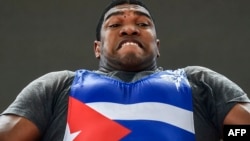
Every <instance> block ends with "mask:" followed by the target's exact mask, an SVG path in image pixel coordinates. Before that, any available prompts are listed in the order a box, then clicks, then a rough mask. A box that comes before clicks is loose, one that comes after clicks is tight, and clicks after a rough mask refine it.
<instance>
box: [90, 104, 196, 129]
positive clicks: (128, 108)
mask: <svg viewBox="0 0 250 141" xmlns="http://www.w3.org/2000/svg"><path fill="white" fill-rule="evenodd" d="M87 105H88V106H89V107H91V108H93V109H94V110H96V111H98V112H99V113H101V114H103V115H104V116H106V117H108V118H109V119H112V120H154V121H161V122H164V123H168V124H171V125H174V126H177V127H179V128H182V129H184V130H187V131H189V132H191V133H194V123H193V112H192V111H188V110H185V109H182V108H179V107H176V106H172V105H169V104H163V103H157V102H143V103H137V104H117V103H109V102H93V103H87Z"/></svg>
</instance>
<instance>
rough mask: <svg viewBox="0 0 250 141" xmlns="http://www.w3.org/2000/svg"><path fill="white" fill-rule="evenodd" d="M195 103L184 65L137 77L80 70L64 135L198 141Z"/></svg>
mask: <svg viewBox="0 0 250 141" xmlns="http://www.w3.org/2000/svg"><path fill="white" fill-rule="evenodd" d="M192 107H193V105H192V95H191V88H190V86H189V83H188V81H187V78H186V76H185V72H184V70H182V69H180V70H175V71H162V72H159V73H155V74H152V75H149V76H146V77H144V78H142V79H140V80H138V81H136V82H131V83H126V82H123V81H119V80H116V79H113V78H110V77H107V76H104V75H100V74H96V73H94V72H91V71H87V70H79V71H77V72H76V76H75V79H74V81H73V84H72V87H71V91H70V96H69V104H68V115H67V126H66V130H65V135H64V141H184V140H185V141H195V131H194V123H193V109H192Z"/></svg>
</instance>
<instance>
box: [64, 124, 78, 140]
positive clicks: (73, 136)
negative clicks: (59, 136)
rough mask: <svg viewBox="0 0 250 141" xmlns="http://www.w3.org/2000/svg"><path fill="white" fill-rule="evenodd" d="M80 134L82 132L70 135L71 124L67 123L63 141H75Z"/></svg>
mask: <svg viewBox="0 0 250 141" xmlns="http://www.w3.org/2000/svg"><path fill="white" fill-rule="evenodd" d="M80 132H81V131H78V132H75V133H70V128H69V124H68V123H67V126H66V130H65V135H64V138H63V141H74V139H75V138H76V137H77V136H78V135H79V134H80Z"/></svg>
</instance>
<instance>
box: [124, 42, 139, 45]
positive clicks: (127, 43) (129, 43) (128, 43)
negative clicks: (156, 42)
mask: <svg viewBox="0 0 250 141" xmlns="http://www.w3.org/2000/svg"><path fill="white" fill-rule="evenodd" d="M129 45H133V46H138V44H137V43H134V42H126V43H124V44H122V46H129Z"/></svg>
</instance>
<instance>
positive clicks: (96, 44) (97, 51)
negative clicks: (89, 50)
mask: <svg viewBox="0 0 250 141" xmlns="http://www.w3.org/2000/svg"><path fill="white" fill-rule="evenodd" d="M100 45H101V42H100V41H97V40H95V42H94V52H95V57H96V58H97V59H100V56H101V48H100Z"/></svg>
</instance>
